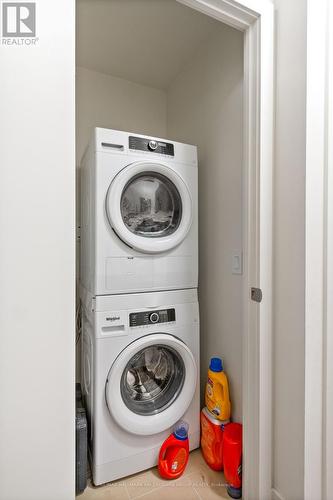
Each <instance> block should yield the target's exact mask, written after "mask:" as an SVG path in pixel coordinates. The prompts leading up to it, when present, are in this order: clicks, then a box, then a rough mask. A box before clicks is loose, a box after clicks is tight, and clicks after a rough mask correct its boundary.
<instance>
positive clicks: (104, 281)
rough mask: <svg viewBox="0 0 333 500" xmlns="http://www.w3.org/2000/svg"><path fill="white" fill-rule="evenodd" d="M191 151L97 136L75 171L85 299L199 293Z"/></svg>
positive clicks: (150, 140) (98, 132)
mask: <svg viewBox="0 0 333 500" xmlns="http://www.w3.org/2000/svg"><path fill="white" fill-rule="evenodd" d="M197 175H198V168H197V149H196V147H195V146H190V145H186V144H180V143H177V142H170V141H166V140H164V139H159V138H156V137H146V136H142V135H138V134H131V133H127V132H120V131H116V130H108V129H101V128H96V129H95V130H94V134H93V137H92V140H91V142H90V144H89V146H88V148H87V151H86V153H85V155H84V158H83V161H82V166H81V273H80V274H81V277H80V279H81V285H82V286H83V287H84V289H85V290H86V291H87V292H88V293H90V294H91V295H93V296H95V295H110V294H119V293H133V292H146V291H153V290H156V291H158V290H176V289H185V288H196V287H197V286H198V210H197V208H198V207H197V205H198V180H197Z"/></svg>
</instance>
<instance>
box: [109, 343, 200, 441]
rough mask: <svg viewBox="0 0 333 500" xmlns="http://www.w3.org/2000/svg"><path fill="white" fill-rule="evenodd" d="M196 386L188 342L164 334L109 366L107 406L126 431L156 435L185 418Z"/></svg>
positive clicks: (136, 345)
mask: <svg viewBox="0 0 333 500" xmlns="http://www.w3.org/2000/svg"><path fill="white" fill-rule="evenodd" d="M196 383H197V367H196V363H195V360H194V357H193V355H192V353H191V351H190V350H189V348H188V347H187V346H186V345H185V344H184V342H181V341H180V340H179V339H177V338H176V337H174V336H172V335H168V334H163V333H158V334H152V335H146V336H145V337H141V338H140V339H138V340H135V341H134V342H132V343H131V344H130V345H129V346H127V347H126V349H124V350H123V351H122V352H121V353H120V354H119V356H118V357H117V358H116V360H115V362H114V363H113V365H112V366H111V369H110V371H109V374H108V379H107V383H106V388H105V395H106V403H107V406H108V409H109V412H110V413H111V415H112V417H113V418H114V419H115V421H116V422H117V423H118V424H119V425H120V426H121V427H122V428H123V429H125V430H126V431H128V432H131V433H132V434H140V435H152V434H157V433H159V432H162V431H164V430H166V429H168V428H169V427H171V426H172V425H173V424H174V423H175V422H177V420H179V419H180V418H181V417H182V416H183V414H184V413H185V411H186V410H187V408H188V407H189V405H190V403H191V401H192V399H193V396H194V392H195V389H196Z"/></svg>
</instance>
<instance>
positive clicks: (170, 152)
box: [129, 135, 175, 156]
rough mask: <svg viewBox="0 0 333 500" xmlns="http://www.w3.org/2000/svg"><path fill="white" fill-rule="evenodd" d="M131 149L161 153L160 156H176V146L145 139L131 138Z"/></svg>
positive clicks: (132, 136) (131, 136)
mask: <svg viewBox="0 0 333 500" xmlns="http://www.w3.org/2000/svg"><path fill="white" fill-rule="evenodd" d="M129 148H130V149H136V150H138V151H147V152H148V153H149V152H150V153H159V154H160V155H167V156H175V151H174V146H173V144H172V143H171V142H162V141H155V140H154V139H149V138H145V137H136V136H134V135H130V136H129Z"/></svg>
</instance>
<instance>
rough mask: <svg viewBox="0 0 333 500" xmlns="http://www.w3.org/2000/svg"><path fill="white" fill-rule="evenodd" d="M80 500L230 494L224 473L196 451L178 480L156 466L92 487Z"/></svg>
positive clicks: (200, 498)
mask: <svg viewBox="0 0 333 500" xmlns="http://www.w3.org/2000/svg"><path fill="white" fill-rule="evenodd" d="M76 498H77V500H134V499H137V498H142V500H170V498H172V500H218V499H221V498H228V499H229V500H230V497H229V496H228V494H227V491H226V488H225V480H224V476H223V473H222V472H215V471H213V470H211V469H210V468H209V467H208V465H207V464H206V463H205V461H204V459H203V457H202V455H201V451H200V450H195V451H192V452H191V454H190V459H189V463H188V464H187V467H186V470H185V472H184V474H183V475H182V476H181V477H180V478H179V479H176V480H173V481H168V480H165V479H162V478H160V476H159V474H158V471H157V469H156V467H154V468H153V469H149V470H147V471H144V472H140V473H139V474H135V475H133V476H129V477H126V478H124V479H122V480H120V481H114V482H112V483H108V484H106V485H104V486H98V487H94V486H92V484H91V483H89V485H88V487H87V488H86V490H85V491H84V493H82V494H81V495H78V496H77V497H76Z"/></svg>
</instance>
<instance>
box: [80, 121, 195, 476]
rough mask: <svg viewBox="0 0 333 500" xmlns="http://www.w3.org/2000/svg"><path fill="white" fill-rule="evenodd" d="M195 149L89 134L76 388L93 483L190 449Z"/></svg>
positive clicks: (111, 132)
mask: <svg viewBox="0 0 333 500" xmlns="http://www.w3.org/2000/svg"><path fill="white" fill-rule="evenodd" d="M197 175H198V164H197V151H196V147H195V146H190V145H186V144H180V143H177V142H170V141H166V140H164V139H160V138H155V137H154V138H153V137H146V136H143V135H138V134H130V133H127V132H120V131H116V130H108V129H101V128H96V129H95V130H94V134H93V137H92V139H91V142H90V144H89V146H88V148H87V150H86V153H85V155H84V158H83V162H82V166H81V270H80V285H81V286H80V289H81V301H82V304H83V323H82V359H81V371H82V380H81V382H82V388H83V393H84V399H85V404H86V408H87V413H88V421H89V444H90V453H91V465H92V474H93V481H94V483H95V484H96V485H98V484H102V483H105V482H108V481H112V480H115V479H118V478H120V477H124V476H127V475H130V474H133V473H135V472H138V471H140V470H144V469H148V468H150V467H153V466H154V465H156V464H157V458H158V453H159V449H160V446H161V444H162V442H163V441H164V439H165V438H166V437H167V436H168V435H169V434H170V432H171V428H172V426H173V425H174V424H175V423H176V422H177V421H178V420H179V419H180V418H183V419H184V420H186V421H187V422H188V423H189V438H190V448H191V449H194V448H197V447H198V446H199V438H200V425H199V413H200V402H199V392H200V391H199V309H198V300H197V285H198V210H197V208H198V180H197V179H198V177H197Z"/></svg>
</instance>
